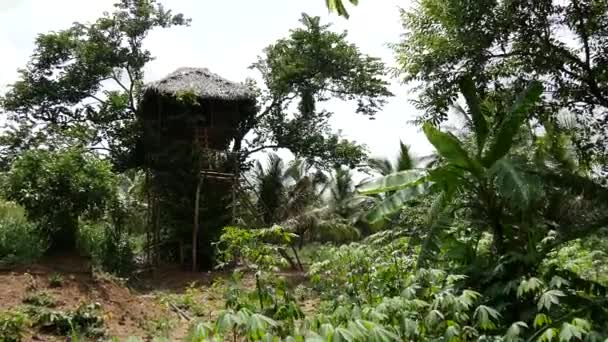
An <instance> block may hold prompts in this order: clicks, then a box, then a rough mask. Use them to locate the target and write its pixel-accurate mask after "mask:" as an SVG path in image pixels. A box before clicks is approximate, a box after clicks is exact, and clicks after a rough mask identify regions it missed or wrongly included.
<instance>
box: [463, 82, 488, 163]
mask: <svg viewBox="0 0 608 342" xmlns="http://www.w3.org/2000/svg"><path fill="white" fill-rule="evenodd" d="M460 91H461V92H462V95H463V96H464V98H465V99H466V101H467V105H468V106H469V112H470V113H471V117H472V119H473V126H474V128H475V139H476V140H477V155H478V156H480V155H481V152H482V151H483V147H484V145H485V143H486V139H487V137H488V132H489V130H488V123H487V122H486V119H485V117H484V116H483V112H482V110H481V106H480V105H479V97H478V96H477V90H476V89H475V83H474V82H473V80H472V79H471V78H469V77H466V78H463V79H462V80H461V82H460Z"/></svg>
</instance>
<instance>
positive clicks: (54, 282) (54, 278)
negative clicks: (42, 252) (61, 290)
mask: <svg viewBox="0 0 608 342" xmlns="http://www.w3.org/2000/svg"><path fill="white" fill-rule="evenodd" d="M49 286H50V287H62V286H63V276H62V275H61V274H58V273H53V274H51V275H50V276H49Z"/></svg>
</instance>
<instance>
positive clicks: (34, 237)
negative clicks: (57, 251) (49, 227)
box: [0, 218, 47, 263]
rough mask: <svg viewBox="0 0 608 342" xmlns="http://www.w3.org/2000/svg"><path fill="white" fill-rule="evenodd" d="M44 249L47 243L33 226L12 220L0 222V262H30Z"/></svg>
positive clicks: (22, 221)
mask: <svg viewBox="0 0 608 342" xmlns="http://www.w3.org/2000/svg"><path fill="white" fill-rule="evenodd" d="M46 249H47V243H46V241H45V240H44V239H43V238H42V236H41V235H40V233H39V231H38V229H37V228H36V226H35V225H33V224H31V223H28V222H26V221H25V220H15V219H12V218H11V219H2V220H0V262H4V263H27V262H31V261H33V260H35V259H37V258H39V257H40V256H41V255H42V254H43V253H44V252H45V251H46Z"/></svg>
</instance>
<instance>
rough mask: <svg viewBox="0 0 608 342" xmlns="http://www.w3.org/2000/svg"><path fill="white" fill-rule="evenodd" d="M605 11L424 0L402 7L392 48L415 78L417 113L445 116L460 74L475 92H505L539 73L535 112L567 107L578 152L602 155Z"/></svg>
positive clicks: (607, 97) (602, 5) (486, 0)
mask: <svg viewBox="0 0 608 342" xmlns="http://www.w3.org/2000/svg"><path fill="white" fill-rule="evenodd" d="M606 13H608V3H606V2H605V1H590V0H568V1H552V0H541V1H519V0H518V1H495V0H483V1H468V0H449V1H441V0H425V1H420V2H418V3H417V5H416V6H414V7H413V8H412V9H411V10H402V20H403V26H404V28H405V29H406V30H407V33H406V34H405V35H404V38H403V39H402V41H401V42H399V43H398V44H395V46H394V48H395V52H396V54H397V58H398V61H399V64H400V67H399V72H400V74H401V75H403V77H404V80H405V81H406V82H414V81H415V82H418V83H419V84H420V86H419V88H420V90H421V93H420V97H419V99H418V102H417V104H418V108H420V109H422V110H424V115H423V116H421V117H420V120H419V121H427V120H428V121H431V122H433V123H435V124H437V123H439V122H442V121H444V120H445V119H446V118H447V110H448V108H449V107H450V106H451V105H452V104H453V103H454V101H455V100H456V98H457V96H456V95H457V93H458V80H459V78H460V77H462V76H464V75H469V76H471V77H473V78H474V80H475V83H476V84H477V86H478V87H479V88H480V91H481V93H482V94H486V93H487V94H489V93H491V92H492V91H500V90H504V89H512V91H511V92H510V93H511V95H512V96H514V95H515V94H517V93H518V92H519V91H521V90H522V89H523V87H524V86H525V84H526V83H527V82H528V81H529V80H531V79H533V78H536V79H542V80H543V81H544V82H545V83H546V85H547V86H546V87H545V91H546V92H547V95H549V96H545V97H544V101H545V103H546V104H547V105H550V106H551V108H552V110H550V111H548V112H544V113H538V115H536V116H535V119H536V120H537V121H541V122H544V121H547V120H552V121H554V122H555V115H556V114H557V113H558V110H557V109H559V108H566V109H568V110H570V111H571V112H573V113H575V114H576V118H577V121H578V122H579V123H581V125H580V126H579V129H578V132H577V133H578V134H577V136H578V137H577V139H576V142H577V144H578V149H579V152H580V153H581V155H582V156H584V157H586V158H590V157H591V156H593V155H594V154H599V155H600V156H601V155H604V154H605V153H606V148H605V146H606V144H605V143H604V142H605V141H606V137H607V135H606V133H607V132H606V123H607V122H608V110H607V109H606V108H608V91H607V90H606V89H608V87H607V85H608V84H607V83H606V82H607V81H606V78H605V77H604V76H605V75H606V73H607V72H608V64H607V63H606V60H607V58H608V54H607V52H608V49H607V44H606V39H605V37H606V33H608V31H607V30H608V16H607V15H606ZM501 93H503V94H504V91H502V92H501ZM507 104H508V101H507ZM556 129H559V127H556ZM598 133H599V135H600V137H601V138H600V139H599V140H598V139H597V136H596V135H597V134H598ZM594 136H595V137H594Z"/></svg>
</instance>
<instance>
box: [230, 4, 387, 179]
mask: <svg viewBox="0 0 608 342" xmlns="http://www.w3.org/2000/svg"><path fill="white" fill-rule="evenodd" d="M301 23H302V24H303V27H302V28H297V29H294V30H292V31H291V33H290V35H289V37H287V38H284V39H280V40H278V41H277V42H275V43H274V44H272V45H270V46H268V47H267V48H266V49H265V50H264V55H263V56H262V57H259V58H258V61H257V62H256V63H254V64H253V65H252V68H253V69H255V70H257V71H258V72H259V73H260V75H261V76H262V80H263V82H264V87H263V88H262V89H257V91H258V93H259V103H260V105H261V108H260V110H259V112H258V114H257V115H256V116H254V117H253V118H252V119H251V120H250V121H248V122H245V123H243V125H242V126H241V127H240V136H241V139H237V144H235V145H234V150H235V151H241V152H242V153H243V154H244V155H245V156H248V155H250V154H252V153H254V152H258V151H261V150H264V149H269V148H272V149H277V148H287V149H289V150H290V151H291V152H293V153H294V154H295V155H296V157H297V158H302V159H305V160H306V162H308V163H309V164H311V165H314V166H320V167H322V168H332V167H333V166H334V165H349V166H352V167H354V166H356V165H358V164H359V163H361V161H362V160H364V159H365V149H364V147H363V146H360V145H357V144H356V143H354V142H351V141H348V140H346V139H344V138H342V137H341V136H340V134H339V132H338V133H336V132H333V131H332V130H331V128H330V127H329V123H328V121H329V119H330V118H331V116H332V115H333V113H331V112H329V111H326V110H322V109H319V108H318V107H319V104H321V103H323V102H326V101H329V100H332V99H333V100H343V101H353V102H355V103H356V110H355V111H356V112H357V113H359V114H362V115H365V116H367V117H370V118H373V116H374V115H375V113H376V112H377V111H378V110H380V109H381V108H382V106H383V105H384V103H385V101H386V98H387V97H389V96H391V95H392V94H391V93H390V92H389V91H388V89H387V86H388V83H387V82H386V81H385V80H384V79H383V75H384V74H385V66H384V64H383V63H382V62H381V61H380V60H379V59H378V58H373V57H370V56H367V55H365V54H362V53H361V52H360V51H359V49H358V48H357V47H356V46H355V45H353V44H351V43H349V42H348V41H347V40H346V33H335V32H332V31H330V29H329V28H330V26H329V25H321V22H320V18H318V17H310V16H308V15H306V14H304V15H303V17H302V19H301ZM252 87H255V85H253V84H252ZM292 107H297V110H295V111H293V110H292ZM294 109H295V108H294ZM248 133H252V135H253V138H252V139H250V140H245V141H243V142H241V140H242V139H243V138H244V137H245V135H247V134H248ZM243 143H244V144H243Z"/></svg>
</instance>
